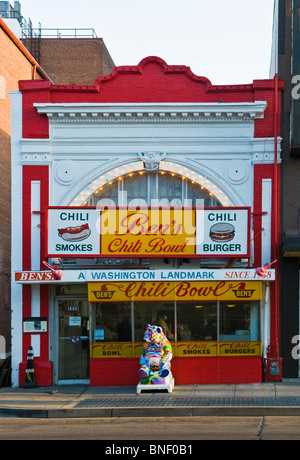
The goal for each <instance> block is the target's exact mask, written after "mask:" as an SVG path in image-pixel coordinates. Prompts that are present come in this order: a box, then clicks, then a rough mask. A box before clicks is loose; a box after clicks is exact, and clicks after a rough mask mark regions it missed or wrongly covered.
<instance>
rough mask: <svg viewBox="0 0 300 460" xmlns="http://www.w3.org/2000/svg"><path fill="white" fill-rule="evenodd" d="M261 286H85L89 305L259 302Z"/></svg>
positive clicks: (227, 283)
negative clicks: (105, 303) (131, 301)
mask: <svg viewBox="0 0 300 460" xmlns="http://www.w3.org/2000/svg"><path fill="white" fill-rule="evenodd" d="M261 292H262V289H261V282H257V281H249V282H245V283H244V282H237V283H231V282H226V281H219V282H131V283H88V298H89V302H127V301H130V300H134V301H135V302H143V301H147V300H152V301H157V302H158V301H161V300H165V301H174V300H178V301H179V300H183V301H198V300H203V301H204V300H207V301H211V300H220V301H222V300H225V301H227V300H235V301H245V300H261Z"/></svg>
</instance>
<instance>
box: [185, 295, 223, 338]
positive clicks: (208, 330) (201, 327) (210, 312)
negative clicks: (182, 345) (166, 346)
mask: <svg viewBox="0 0 300 460" xmlns="http://www.w3.org/2000/svg"><path fill="white" fill-rule="evenodd" d="M177 324H178V326H177V340H178V341H183V342H186V341H210V340H217V304H216V303H211V302H207V303H194V302H187V303H183V302H180V303H178V305H177Z"/></svg>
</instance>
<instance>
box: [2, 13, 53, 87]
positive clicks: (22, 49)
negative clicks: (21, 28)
mask: <svg viewBox="0 0 300 460" xmlns="http://www.w3.org/2000/svg"><path fill="white" fill-rule="evenodd" d="M0 28H1V29H3V30H4V32H5V33H6V35H7V36H8V37H9V38H10V39H11V40H12V41H13V42H14V44H15V45H16V47H17V48H18V49H19V50H20V52H21V53H22V54H23V55H24V56H25V57H26V59H28V61H29V62H30V63H31V64H32V66H34V67H35V68H36V71H37V72H38V73H39V74H40V76H41V77H42V78H43V79H45V80H50V78H49V77H48V75H47V74H46V72H44V70H43V69H42V68H41V66H40V65H39V63H38V62H37V61H36V60H35V59H34V57H33V56H32V55H31V54H30V53H29V51H28V50H27V48H25V46H24V45H23V44H22V43H21V42H20V40H19V39H18V38H17V37H16V36H15V35H14V33H13V32H12V31H11V30H10V28H9V27H8V26H7V24H6V23H5V22H4V21H3V19H2V18H0Z"/></svg>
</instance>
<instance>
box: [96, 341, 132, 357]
mask: <svg viewBox="0 0 300 460" xmlns="http://www.w3.org/2000/svg"><path fill="white" fill-rule="evenodd" d="M133 345H134V344H132V343H131V342H115V343H113V342H97V343H92V344H91V358H131V357H132V356H133Z"/></svg>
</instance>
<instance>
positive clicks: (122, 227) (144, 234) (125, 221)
mask: <svg viewBox="0 0 300 460" xmlns="http://www.w3.org/2000/svg"><path fill="white" fill-rule="evenodd" d="M100 235H101V255H102V256H103V255H106V256H118V257H122V256H123V257H141V256H144V257H147V256H149V257H167V256H169V257H170V256H177V257H180V256H188V255H195V250H196V246H195V238H196V228H195V211H194V210H192V209H186V208H185V209H164V210H161V209H148V208H146V209H140V210H136V209H135V210H130V209H127V208H124V209H122V208H120V209H106V210H103V211H102V212H101V223H100Z"/></svg>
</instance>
